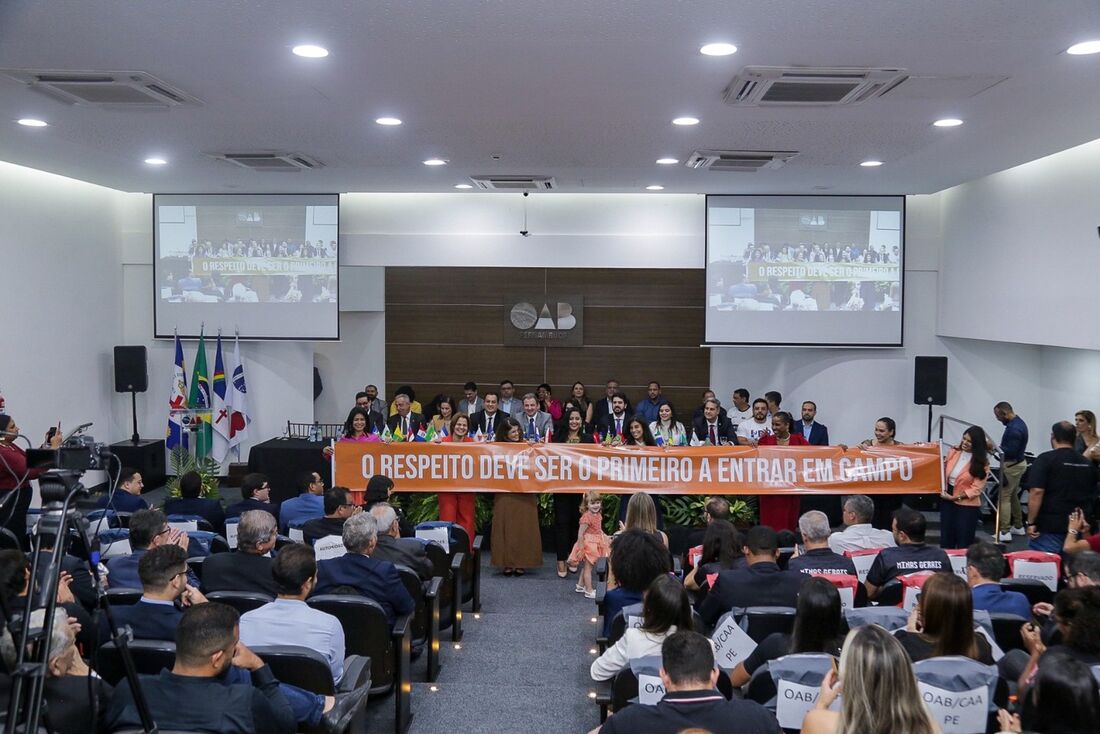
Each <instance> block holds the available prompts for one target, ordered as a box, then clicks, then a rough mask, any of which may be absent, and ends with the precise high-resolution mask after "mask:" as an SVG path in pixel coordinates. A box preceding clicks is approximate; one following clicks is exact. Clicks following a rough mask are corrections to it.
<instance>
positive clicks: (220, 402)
mask: <svg viewBox="0 0 1100 734" xmlns="http://www.w3.org/2000/svg"><path fill="white" fill-rule="evenodd" d="M226 387H227V384H226V380H225V361H224V360H223V359H222V335H221V331H219V332H218V348H217V350H216V351H215V352H214V375H213V377H212V378H211V380H210V390H211V392H212V393H213V396H212V397H213V403H212V404H211V408H213V415H212V417H211V421H212V422H213V424H214V444H213V447H212V450H211V453H210V455H211V456H213V457H214V459H215V461H217V462H218V463H221V462H223V461H225V456H226V454H228V453H229V419H230V415H229V411H230V410H232V406H230V405H229V404H228V402H227V401H226V394H227V393H226ZM229 397H230V399H232V397H233V396H232V394H229Z"/></svg>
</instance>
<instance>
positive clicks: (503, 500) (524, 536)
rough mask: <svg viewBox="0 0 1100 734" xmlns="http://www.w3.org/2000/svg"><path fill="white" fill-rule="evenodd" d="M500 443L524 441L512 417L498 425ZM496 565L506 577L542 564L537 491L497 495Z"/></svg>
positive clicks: (493, 551)
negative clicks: (533, 492) (534, 492)
mask: <svg viewBox="0 0 1100 734" xmlns="http://www.w3.org/2000/svg"><path fill="white" fill-rule="evenodd" d="M496 440H497V441H498V442H499V443H511V444H517V443H524V438H523V426H521V425H520V424H519V421H517V420H516V419H515V418H513V417H511V416H508V417H507V418H505V419H504V420H502V421H501V422H500V423H499V425H498V426H497V439H496ZM492 562H493V566H494V567H496V568H500V569H502V570H503V573H504V575H505V576H511V575H513V574H515V575H516V576H522V575H523V574H524V573H525V569H528V568H537V567H538V566H541V565H542V536H541V535H539V506H538V498H537V497H536V496H535V495H534V494H519V493H512V492H498V493H496V494H495V495H493V534H492Z"/></svg>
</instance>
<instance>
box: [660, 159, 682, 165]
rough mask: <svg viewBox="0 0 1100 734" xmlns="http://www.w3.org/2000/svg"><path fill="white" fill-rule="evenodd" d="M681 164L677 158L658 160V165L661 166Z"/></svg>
mask: <svg viewBox="0 0 1100 734" xmlns="http://www.w3.org/2000/svg"><path fill="white" fill-rule="evenodd" d="M679 162H680V161H678V160H677V159H675V158H658V159H657V164H658V165H661V166H674V165H676V164H677V163H679Z"/></svg>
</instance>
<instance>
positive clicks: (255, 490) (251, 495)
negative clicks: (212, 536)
mask: <svg viewBox="0 0 1100 734" xmlns="http://www.w3.org/2000/svg"><path fill="white" fill-rule="evenodd" d="M249 510H263V511H264V512H269V513H271V515H272V517H274V518H275V519H276V520H278V519H279V506H278V505H277V504H272V502H271V485H269V484H268V482H267V477H266V476H264V475H263V474H259V473H252V474H246V475H245V477H244V479H243V480H242V481H241V501H240V502H235V503H233V504H232V505H230V506H229V507H227V508H225V516H226V517H240V516H241V513H244V512H248V511H249Z"/></svg>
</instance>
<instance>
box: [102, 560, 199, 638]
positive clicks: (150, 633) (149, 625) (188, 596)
mask: <svg viewBox="0 0 1100 734" xmlns="http://www.w3.org/2000/svg"><path fill="white" fill-rule="evenodd" d="M138 573H139V574H140V575H141V589H142V594H141V600H140V601H139V602H138V603H137V604H132V605H130V606H115V607H112V611H113V614H114V618H115V624H116V625H117V626H118V627H125V626H127V625H129V627H130V629H131V630H133V632H134V638H135V639H138V640H163V641H165V642H173V641H174V640H175V639H176V627H177V626H178V625H179V621H180V617H182V616H183V610H182V609H181V608H178V607H177V606H176V602H177V601H178V602H179V603H180V605H181V607H188V606H191V605H192V604H204V603H206V597H205V596H203V595H202V592H200V591H199V590H198V588H196V587H194V586H191V585H190V584H189V583H188V582H187V553H186V552H185V551H184V550H183V548H180V547H179V546H178V545H159V546H157V547H156V548H152V549H150V550H149V551H148V552H146V553H145V554H144V555H142V557H141V561H140V562H139V563H138ZM108 625H109V622H108V621H107V617H106V615H104V616H103V617H102V618H101V623H100V634H101V637H100V639H101V640H106V639H108V637H110V627H109V626H108Z"/></svg>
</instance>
